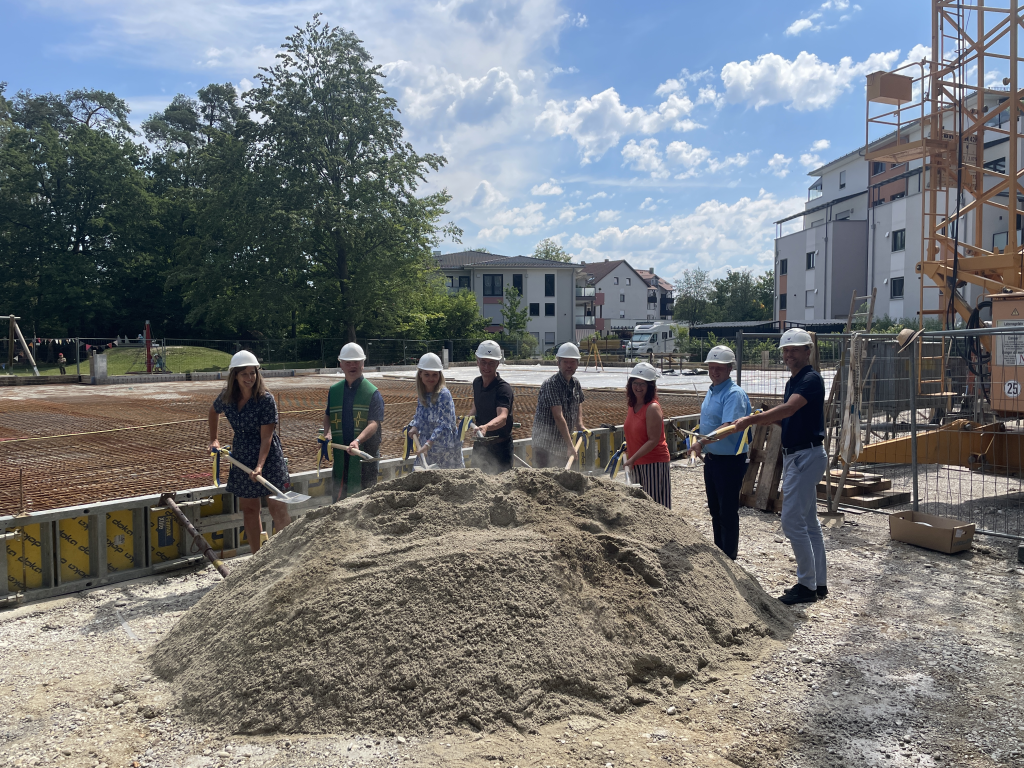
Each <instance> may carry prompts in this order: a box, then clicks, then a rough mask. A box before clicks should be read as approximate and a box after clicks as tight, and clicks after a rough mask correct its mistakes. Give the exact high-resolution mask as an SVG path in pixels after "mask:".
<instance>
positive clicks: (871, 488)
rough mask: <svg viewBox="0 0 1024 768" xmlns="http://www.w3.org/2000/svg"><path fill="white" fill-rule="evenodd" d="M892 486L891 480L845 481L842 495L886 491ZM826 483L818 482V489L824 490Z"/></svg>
mask: <svg viewBox="0 0 1024 768" xmlns="http://www.w3.org/2000/svg"><path fill="white" fill-rule="evenodd" d="M890 488H892V480H876V481H874V482H873V483H861V482H856V483H851V482H849V481H847V483H846V487H845V488H844V489H843V495H844V496H857V495H865V494H872V493H876V492H878V491H888V490H889V489H890ZM825 489H826V485H825V483H824V482H820V483H818V491H824V490H825Z"/></svg>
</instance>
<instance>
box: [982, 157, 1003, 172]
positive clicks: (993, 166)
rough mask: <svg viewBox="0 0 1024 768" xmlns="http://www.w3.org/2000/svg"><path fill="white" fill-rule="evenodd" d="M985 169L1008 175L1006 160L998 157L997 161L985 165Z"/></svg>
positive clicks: (990, 161)
mask: <svg viewBox="0 0 1024 768" xmlns="http://www.w3.org/2000/svg"><path fill="white" fill-rule="evenodd" d="M985 168H986V169H987V170H989V171H995V172H996V173H1006V158H1005V157H997V158H996V159H995V160H989V161H988V162H987V163H985Z"/></svg>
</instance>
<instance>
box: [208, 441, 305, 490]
mask: <svg viewBox="0 0 1024 768" xmlns="http://www.w3.org/2000/svg"><path fill="white" fill-rule="evenodd" d="M220 453H221V455H222V456H224V457H225V458H226V459H227V460H228V461H230V462H231V463H232V464H234V465H235V466H236V467H238V468H239V469H241V470H242V471H244V472H245V474H247V475H251V474H252V470H251V469H249V468H248V467H247V466H245V464H243V463H242V462H240V461H239V460H238V459H236V458H235V457H234V456H232V455H231V453H230V452H229V449H228V448H221V449H220ZM256 481H257V482H258V483H260V484H261V485H262V486H264V487H265V488H267V489H268V490H270V491H272V492H273V494H272V495H271V497H270V498H272V499H273V500H274V501H280V502H283V503H285V504H302V503H303V502H304V501H309V500H310V499H311V498H313V497H312V496H307V495H306V494H304V493H296V492H295V491H288V493H284V492H283V491H281V490H280V489H278V488H277V487H276V486H274V484H273V483H271V482H270V481H269V480H267V479H266V478H265V477H263V475H259V476H258V477H257V478H256Z"/></svg>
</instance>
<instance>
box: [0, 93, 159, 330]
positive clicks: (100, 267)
mask: <svg viewBox="0 0 1024 768" xmlns="http://www.w3.org/2000/svg"><path fill="white" fill-rule="evenodd" d="M133 134H134V131H133V130H132V128H131V127H130V125H129V124H128V107H127V106H126V104H125V103H124V101H122V100H121V99H118V98H117V97H116V96H114V95H113V94H112V93H108V92H105V91H92V90H75V91H68V92H67V93H65V94H63V95H56V94H45V95H41V96H37V95H34V94H32V93H30V92H27V91H22V92H19V93H18V94H17V95H16V96H15V97H14V98H13V99H7V98H6V97H5V96H4V87H3V86H0V293H2V294H3V295H4V296H5V297H7V298H8V300H9V304H10V305H11V307H12V311H16V312H17V313H18V314H20V315H22V317H23V318H25V319H24V320H23V321H22V323H23V325H24V326H25V327H26V328H32V329H33V330H34V331H35V333H38V334H40V335H54V336H60V335H72V334H75V335H83V336H84V335H90V334H103V335H107V334H110V335H113V333H117V332H124V331H127V330H131V331H134V330H135V329H136V328H137V329H140V330H141V324H142V323H141V321H142V320H144V319H145V318H146V316H147V314H148V310H149V304H148V303H147V302H148V301H149V300H150V299H151V298H152V297H151V296H147V295H146V293H145V290H144V289H145V287H146V286H147V285H150V284H151V283H152V282H153V281H152V280H151V277H152V274H153V265H152V262H151V259H150V254H149V252H148V243H149V238H150V236H151V235H152V229H151V228H152V224H153V220H152V213H153V205H152V203H153V201H152V199H151V196H150V194H149V192H148V190H147V181H146V178H145V176H144V174H143V165H144V162H145V158H146V152H145V149H144V148H143V147H141V146H139V145H137V144H135V143H134V142H133V141H132V136H133ZM161 293H162V291H161ZM126 322H127V323H129V325H128V327H126V328H124V329H123V330H122V328H121V326H122V325H124V324H125V323H126Z"/></svg>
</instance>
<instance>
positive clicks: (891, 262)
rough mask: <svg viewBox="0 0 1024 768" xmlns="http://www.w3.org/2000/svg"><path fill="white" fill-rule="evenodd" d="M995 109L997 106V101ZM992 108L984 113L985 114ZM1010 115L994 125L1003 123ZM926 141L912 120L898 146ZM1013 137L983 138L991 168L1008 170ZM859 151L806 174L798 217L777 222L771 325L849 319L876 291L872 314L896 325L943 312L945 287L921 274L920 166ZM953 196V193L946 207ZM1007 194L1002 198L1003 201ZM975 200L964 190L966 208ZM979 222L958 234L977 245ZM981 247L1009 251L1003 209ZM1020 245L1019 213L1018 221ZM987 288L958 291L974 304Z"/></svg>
mask: <svg viewBox="0 0 1024 768" xmlns="http://www.w3.org/2000/svg"><path fill="white" fill-rule="evenodd" d="M990 98H991V103H990V104H989V105H988V108H991V107H993V106H995V105H997V104H998V103H999V100H998V99H997V98H996V97H995V96H991V97H990ZM986 111H987V109H986ZM1007 119H1008V118H1007V116H1006V113H1005V111H1004V112H1002V113H1000V114H999V115H997V116H995V117H994V118H993V119H992V120H991V121H990V123H987V125H992V126H994V127H999V126H1000V125H1005V122H1006V120H1007ZM918 138H920V129H919V126H918V125H917V124H916V123H914V124H911V125H909V126H907V127H905V128H904V129H903V133H902V134H901V138H900V141H901V142H907V141H914V140H916V139H918ZM895 141H896V136H895V133H893V134H890V135H888V136H885V137H883V138H881V139H879V140H878V141H875V142H872V144H871V145H870V150H871V151H874V150H876V149H881V148H884V147H886V146H888V145H890V144H893V143H895ZM1008 149H1009V140H1008V138H1007V137H1005V136H1001V135H999V134H993V138H992V140H991V141H985V146H984V161H985V166H986V167H987V168H991V169H993V170H996V171H999V172H1005V168H1006V162H1007V154H1008ZM864 157H865V150H864V148H863V147H861V148H858V149H857V150H854V151H853V152H850V153H849V154H847V155H844V156H842V157H840V158H838V159H836V160H833V161H831V162H829V163H826V164H825V165H823V166H821V167H820V168H816V169H815V170H813V171H811V172H810V173H809V174H808V175H809V176H811V177H813V178H814V181H813V182H812V183H811V185H810V187H808V195H807V203H806V204H805V207H804V211H803V212H802V213H798V214H795V215H793V216H790V217H787V218H786V219H781V220H780V221H778V222H776V226H777V232H778V233H779V236H777V237H776V240H775V281H776V290H775V319H776V320H780V321H783V322H787V321H788V322H795V323H800V322H810V321H824V320H833V319H846V318H847V317H848V315H849V312H850V298H851V296H852V294H853V292H854V291H856V293H857V295H858V296H866V295H869V294H870V293H871V289H872V288H874V289H876V290H877V294H876V296H877V298H876V302H875V316H876V317H880V316H882V315H888V316H889V317H891V318H893V319H899V318H915V317H916V316H917V313H918V310H919V309H920V308H921V301H922V297H923V301H924V305H923V306H924V309H925V310H926V311H928V310H936V309H938V308H939V291H938V288H937V287H936V286H935V284H934V283H933V282H932V281H931V280H930V279H929V278H927V277H922V276H921V275H919V274H918V272H917V265H918V262H919V261H920V259H921V256H922V252H923V230H922V227H923V219H922V206H923V204H924V199H925V196H924V195H923V194H922V190H923V189H925V184H924V180H923V170H922V162H921V161H920V160H914V161H910V162H907V163H885V162H872V163H868V162H867V161H866V160H865V159H864ZM954 197H955V192H950V193H949V200H950V209H952V208H953V207H954V204H953V198H954ZM1004 198H1005V196H1004ZM968 200H969V196H967V195H966V194H965V200H964V203H966V202H967V201H968ZM796 219H800V220H801V224H802V228H801V230H799V231H797V232H794V233H791V234H789V235H785V236H782V235H781V228H782V225H784V224H785V223H787V222H789V221H793V220H796ZM974 226H975V216H974V214H973V213H971V214H968V215H966V216H964V217H963V219H962V223H961V233H960V237H961V240H962V241H963V242H968V243H972V242H974V234H975V233H974ZM983 227H984V231H983V237H982V243H984V246H985V247H986V248H994V247H1003V246H1005V245H1006V244H1007V241H1008V234H1009V233H1008V230H1009V227H1008V222H1007V221H1006V216H1005V212H1003V215H999V212H997V211H996V209H994V208H991V207H990V208H987V209H986V213H985V215H984V217H983ZM1016 230H1017V237H1018V241H1019V239H1020V217H1019V216H1018V221H1017V226H1016ZM981 294H982V290H981V289H980V288H979V287H977V286H972V285H967V286H965V287H964V288H962V289H961V295H962V296H963V297H964V298H965V299H966V300H967V302H968V303H969V304H971V305H972V306H973V305H974V304H975V302H976V301H977V300H978V298H979V297H980V295H981Z"/></svg>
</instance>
